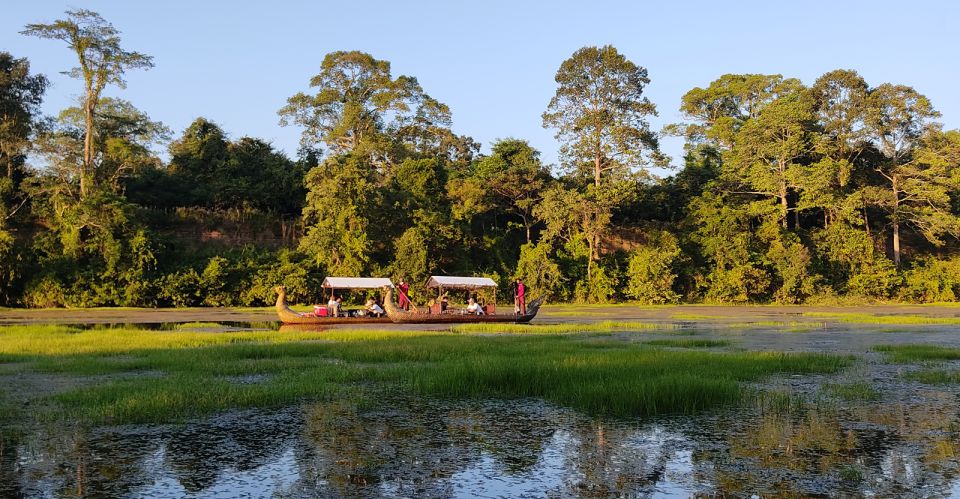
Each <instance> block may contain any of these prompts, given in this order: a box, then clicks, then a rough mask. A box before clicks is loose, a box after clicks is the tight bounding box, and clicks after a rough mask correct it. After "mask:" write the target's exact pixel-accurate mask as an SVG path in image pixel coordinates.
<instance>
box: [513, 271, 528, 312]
mask: <svg viewBox="0 0 960 499" xmlns="http://www.w3.org/2000/svg"><path fill="white" fill-rule="evenodd" d="M513 291H514V300H515V301H516V304H517V314H518V315H527V287H526V286H524V285H523V281H521V280H520V279H517V282H516V285H515V287H514V290H513Z"/></svg>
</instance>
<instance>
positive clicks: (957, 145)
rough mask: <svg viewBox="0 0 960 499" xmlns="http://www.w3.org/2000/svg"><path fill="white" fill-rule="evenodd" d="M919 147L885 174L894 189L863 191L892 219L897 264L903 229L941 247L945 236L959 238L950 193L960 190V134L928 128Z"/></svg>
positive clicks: (885, 170) (886, 170)
mask: <svg viewBox="0 0 960 499" xmlns="http://www.w3.org/2000/svg"><path fill="white" fill-rule="evenodd" d="M914 147H915V148H914V149H913V150H912V151H911V152H910V160H909V161H905V162H903V163H902V164H899V165H897V166H889V165H887V166H886V168H884V169H883V170H882V171H881V172H880V173H881V175H882V176H883V177H884V178H885V179H887V180H888V181H889V185H887V186H885V187H866V188H864V192H865V195H866V197H867V199H869V200H870V201H871V202H872V203H873V204H875V205H876V206H878V207H880V208H882V209H883V210H885V211H886V212H887V213H888V215H889V217H890V222H891V224H892V226H893V237H894V239H893V249H894V264H895V265H897V266H899V265H900V251H901V249H900V229H901V228H902V227H904V226H906V227H910V228H912V229H914V230H916V231H917V232H918V233H920V234H921V235H922V236H923V237H924V238H925V239H926V240H927V241H929V242H930V243H932V244H934V245H936V246H941V245H942V244H943V236H944V235H949V236H952V237H960V217H957V216H956V215H955V214H953V213H952V211H951V208H952V205H951V195H953V196H956V195H957V193H958V192H960V131H957V130H952V131H949V132H946V133H944V132H941V131H939V130H936V129H931V130H927V132H926V133H925V134H924V135H923V137H921V138H920V139H919V140H918V141H917V143H916V145H915V146H914Z"/></svg>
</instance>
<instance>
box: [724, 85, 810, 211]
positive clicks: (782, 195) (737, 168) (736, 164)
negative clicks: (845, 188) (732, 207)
mask: <svg viewBox="0 0 960 499" xmlns="http://www.w3.org/2000/svg"><path fill="white" fill-rule="evenodd" d="M812 128H813V103H812V101H811V99H810V96H809V93H807V92H805V91H802V90H798V91H796V92H793V93H790V94H786V95H783V96H781V97H779V98H777V99H776V100H774V101H773V102H771V103H769V104H768V105H767V106H765V107H764V109H763V110H762V111H761V112H760V113H759V114H758V115H757V116H756V117H754V118H752V119H749V120H747V122H746V123H744V124H743V126H742V127H741V128H740V130H739V131H738V132H737V134H736V139H735V143H734V144H733V147H732V148H731V150H730V154H729V157H730V161H729V162H728V164H727V167H726V168H724V174H725V175H724V176H725V177H726V178H729V179H731V180H733V181H734V182H736V183H738V184H742V185H746V186H748V188H749V189H751V191H750V193H751V194H759V195H761V196H768V197H773V198H775V199H776V200H777V201H778V202H779V204H780V220H781V223H782V225H783V227H784V228H786V227H787V222H788V218H787V215H788V213H789V209H790V208H789V197H790V196H791V194H792V189H793V188H794V187H796V182H797V179H799V178H801V177H802V176H803V174H804V173H803V170H804V165H803V164H802V160H804V159H805V158H807V157H808V155H809V153H810V152H811V150H812V147H813V143H814V139H813V136H814V134H813V131H812Z"/></svg>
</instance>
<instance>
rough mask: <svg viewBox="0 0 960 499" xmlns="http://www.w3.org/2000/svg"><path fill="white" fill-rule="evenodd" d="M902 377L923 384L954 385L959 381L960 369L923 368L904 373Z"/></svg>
mask: <svg viewBox="0 0 960 499" xmlns="http://www.w3.org/2000/svg"><path fill="white" fill-rule="evenodd" d="M903 377H904V378H906V379H910V380H913V381H918V382H920V383H923V384H925V385H954V384H958V383H960V371H948V370H946V369H923V370H920V371H914V372H910V373H906V374H904V375H903Z"/></svg>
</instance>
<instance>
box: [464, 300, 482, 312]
mask: <svg viewBox="0 0 960 499" xmlns="http://www.w3.org/2000/svg"><path fill="white" fill-rule="evenodd" d="M467 313H468V314H474V315H483V307H481V306H480V304H479V303H477V302H476V300H474V299H473V298H470V299H469V300H467Z"/></svg>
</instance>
